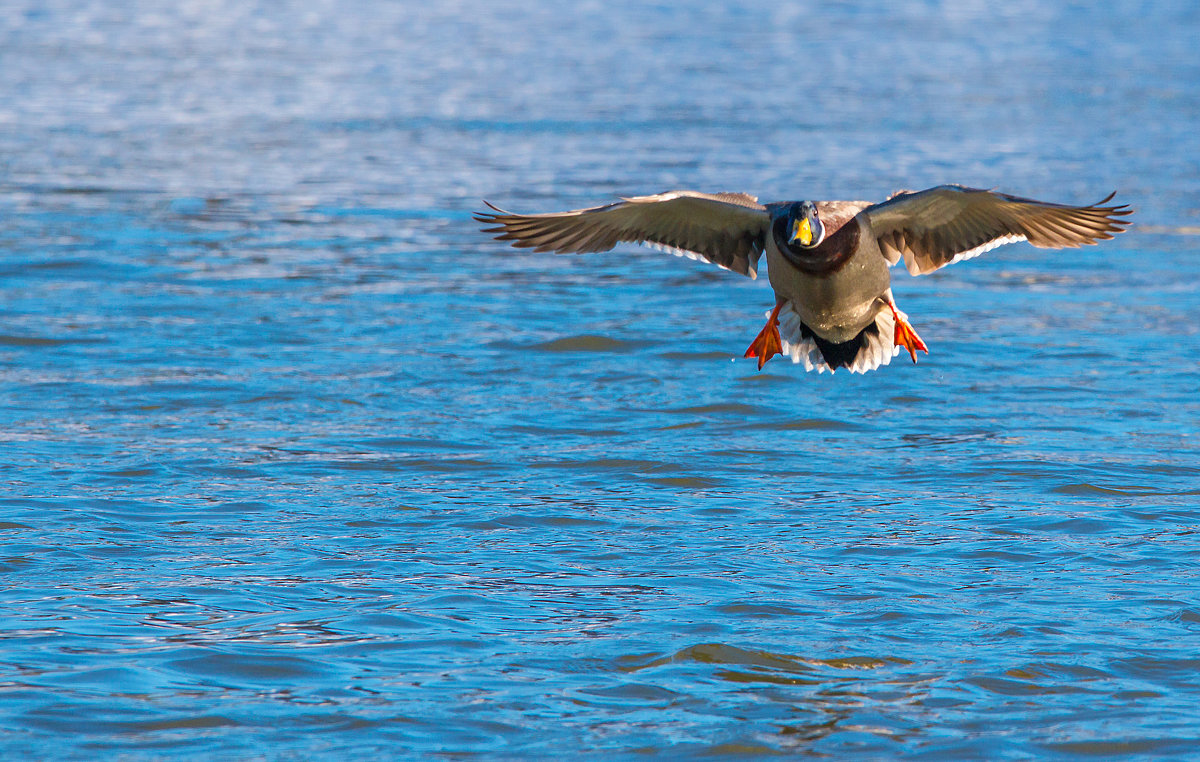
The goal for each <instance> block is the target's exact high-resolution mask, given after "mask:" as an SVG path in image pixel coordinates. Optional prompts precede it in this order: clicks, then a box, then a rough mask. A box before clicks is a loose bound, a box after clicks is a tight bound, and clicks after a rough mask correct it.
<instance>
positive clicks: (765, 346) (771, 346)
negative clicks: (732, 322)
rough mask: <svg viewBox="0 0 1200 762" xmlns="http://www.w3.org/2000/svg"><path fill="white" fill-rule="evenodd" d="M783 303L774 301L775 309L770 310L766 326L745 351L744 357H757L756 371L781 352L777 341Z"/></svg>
mask: <svg viewBox="0 0 1200 762" xmlns="http://www.w3.org/2000/svg"><path fill="white" fill-rule="evenodd" d="M783 304H784V303H783V301H782V300H776V301H775V309H773V310H771V316H770V317H769V318H767V324H766V325H764V326H763V329H762V330H761V331H759V332H758V336H756V337H755V338H754V341H753V342H751V344H750V348H749V349H747V350H746V354H745V355H744V356H745V357H757V358H758V369H759V370H762V367H763V366H764V365H766V364H767V360H770V359H771V358H772V357H774V356H775V355H777V354H779V353H781V352H782V351H783V346H782V344H781V342H780V340H779V310H781V309H783Z"/></svg>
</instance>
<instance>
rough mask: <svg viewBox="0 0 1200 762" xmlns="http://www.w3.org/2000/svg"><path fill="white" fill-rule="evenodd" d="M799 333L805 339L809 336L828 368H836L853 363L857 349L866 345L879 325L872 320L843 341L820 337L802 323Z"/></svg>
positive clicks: (877, 332)
mask: <svg viewBox="0 0 1200 762" xmlns="http://www.w3.org/2000/svg"><path fill="white" fill-rule="evenodd" d="M800 335H801V336H802V337H803V338H806V339H807V338H811V339H812V340H813V343H814V344H816V345H817V349H818V350H820V352H821V356H822V357H824V358H825V364H826V365H828V366H829V369H830V370H837V369H838V368H849V367H850V366H851V365H852V364H853V363H854V358H855V357H858V353H859V351H860V350H862V348H863V347H865V346H867V343H868V342H869V341H870V339H871V338H872V337H874V336H878V335H879V325H878V324H877V323H876V322H875V321H874V320H872V321H871V322H870V323H868V324H867V327H866V328H864V329H862V330H861V331H859V332H858V335H857V336H855V337H854V338H853V339H850V340H849V341H843V342H834V341H828V340H826V339H822V338H821V337H820V336H818V335H816V334H815V333H813V331H812V329H811V328H809V327H808V326H807V325H805V324H804V323H801V324H800Z"/></svg>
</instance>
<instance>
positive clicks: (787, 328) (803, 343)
mask: <svg viewBox="0 0 1200 762" xmlns="http://www.w3.org/2000/svg"><path fill="white" fill-rule="evenodd" d="M895 327H896V326H895V320H894V318H893V316H892V312H891V310H881V311H880V312H879V314H878V315H877V316H876V317H875V320H874V321H872V322H871V323H869V324H868V325H867V327H866V328H863V329H862V330H861V331H859V332H858V335H857V336H855V337H854V338H852V339H850V340H849V341H842V342H837V341H829V340H827V339H823V338H821V337H820V336H818V335H817V334H816V333H814V332H813V330H812V329H811V328H809V327H808V326H807V325H805V324H804V322H803V321H802V320H801V319H800V316H799V315H798V314H796V312H795V310H793V309H792V305H791V302H788V303H787V304H786V305H785V306H784V308H783V309H782V310H781V311H780V313H779V335H780V338H781V339H782V343H783V354H785V355H788V356H789V357H791V358H792V362H794V363H799V364H802V365H803V366H804V369H805V370H810V371H811V370H815V371H817V372H818V373H824V372H825V371H829V372H830V373H833V372H834V371H836V370H837V369H838V368H847V369H849V371H850V372H851V373H866V372H867V371H870V370H875V369H876V368H878V367H879V366H881V365H887V364H888V363H890V362H891V361H892V358H893V357H895V356H896V355H897V354H899V353H900V347H898V346H895V345H894V344H893V335H894V332H895Z"/></svg>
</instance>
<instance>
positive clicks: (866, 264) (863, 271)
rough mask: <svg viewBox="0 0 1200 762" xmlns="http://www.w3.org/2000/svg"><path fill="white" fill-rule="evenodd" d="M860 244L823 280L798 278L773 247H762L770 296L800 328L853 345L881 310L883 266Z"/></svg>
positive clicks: (872, 248) (872, 247)
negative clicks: (788, 310)
mask: <svg viewBox="0 0 1200 762" xmlns="http://www.w3.org/2000/svg"><path fill="white" fill-rule="evenodd" d="M860 240H862V244H863V245H861V246H859V247H858V248H857V250H856V251H855V252H854V254H853V255H852V256H851V257H850V259H849V260H847V261H846V262H845V263H843V264H842V266H841V267H838V268H836V269H835V270H833V271H831V272H828V273H824V274H821V273H807V272H803V271H801V270H799V269H798V268H796V267H795V266H794V265H793V264H792V263H791V262H789V261H788V260H787V259H785V258H784V256H783V254H782V253H781V252H780V251H779V249H778V248H777V247H775V246H768V247H767V273H768V275H769V276H770V280H771V287H772V288H774V289H775V293H776V295H777V296H779V297H782V298H783V299H786V300H787V301H789V302H791V305H792V309H793V310H794V311H795V312H796V314H797V315H799V316H800V319H801V320H802V321H803V322H804V324H805V325H807V326H808V327H809V328H810V329H812V331H813V332H814V333H816V334H817V335H818V336H820V337H821V338H824V339H828V340H829V341H833V342H843V341H849V340H850V339H853V338H854V337H855V336H857V335H858V334H859V332H860V331H862V329H864V328H866V327H867V325H869V324H870V323H871V321H873V320H874V319H875V316H876V315H878V314H879V310H881V309H883V308H884V307H885V306H886V304H887V302H886V300H885V297H884V294H885V293H886V292H887V290H888V288H889V286H890V285H891V275H890V274H889V272H888V264H887V260H886V259H884V258H883V255H882V254H881V253H880V252H879V247H878V246H877V245H876V244H875V240H874V239H873V238H871V237H869V236H863V237H862V239H860Z"/></svg>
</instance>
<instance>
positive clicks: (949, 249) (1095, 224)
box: [866, 185, 1131, 275]
mask: <svg viewBox="0 0 1200 762" xmlns="http://www.w3.org/2000/svg"><path fill="white" fill-rule="evenodd" d="M1115 195H1116V194H1115V193H1110V194H1109V195H1108V196H1107V197H1105V198H1104V199H1102V200H1100V201H1098V202H1096V203H1095V204H1091V205H1089V206H1068V205H1065V204H1050V203H1046V202H1043V201H1034V200H1033V199H1028V198H1020V197H1018V196H1010V195H1008V194H1005V193H995V192H993V191H987V190H980V189H977V188H965V187H963V186H961V185H940V186H938V187H936V188H930V189H928V190H923V191H919V192H910V191H902V192H900V193H896V194H894V195H893V196H892V197H891V198H889V199H888V200H887V201H884V202H883V203H880V204H875V205H874V206H870V207H868V208H867V209H866V214H867V218H868V219H869V220H870V222H871V229H872V230H873V231H874V233H875V236H876V239H877V240H878V242H879V249H880V251H881V253H882V254H883V256H884V257H886V258H887V260H888V262H890V263H891V264H895V263H896V262H898V261H899V260H900V258H901V257H903V258H904V264H905V266H906V267H907V268H908V271H909V272H910V273H912V274H913V275H923V274H925V273H928V272H932V271H934V270H936V269H938V268H940V267H944V266H946V265H948V264H952V263H954V262H958V261H960V260H963V259H970V258H971V257H974V256H977V255H979V254H982V253H984V252H985V251H991V250H992V249H994V248H996V247H997V246H1003V245H1004V244H1006V243H1014V242H1017V241H1029V243H1030V244H1032V245H1034V246H1037V247H1040V248H1045V249H1061V248H1074V247H1078V246H1083V245H1092V244H1095V243H1096V242H1097V241H1102V240H1107V239H1109V238H1112V237H1113V235H1114V234H1116V233H1120V232H1123V231H1124V230H1125V226H1126V225H1128V224H1129V220H1126V219H1122V217H1124V216H1125V215H1128V214H1130V212H1131V210H1130V209H1129V207H1128V206H1127V205H1125V204H1121V205H1113V206H1106V204H1108V203H1109V202H1110V201H1112V199H1113V196H1115Z"/></svg>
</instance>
